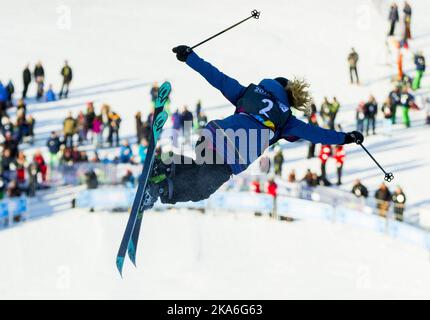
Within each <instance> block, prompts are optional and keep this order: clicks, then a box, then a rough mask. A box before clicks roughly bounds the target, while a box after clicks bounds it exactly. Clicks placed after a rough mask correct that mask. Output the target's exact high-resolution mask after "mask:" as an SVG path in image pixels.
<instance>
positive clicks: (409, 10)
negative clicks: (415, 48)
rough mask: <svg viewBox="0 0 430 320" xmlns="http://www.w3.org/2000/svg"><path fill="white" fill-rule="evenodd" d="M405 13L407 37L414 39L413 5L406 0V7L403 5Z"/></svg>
mask: <svg viewBox="0 0 430 320" xmlns="http://www.w3.org/2000/svg"><path fill="white" fill-rule="evenodd" d="M403 14H404V20H403V22H404V23H405V39H408V40H410V39H412V35H411V21H412V7H411V5H410V4H409V3H408V2H407V1H405V3H404V7H403Z"/></svg>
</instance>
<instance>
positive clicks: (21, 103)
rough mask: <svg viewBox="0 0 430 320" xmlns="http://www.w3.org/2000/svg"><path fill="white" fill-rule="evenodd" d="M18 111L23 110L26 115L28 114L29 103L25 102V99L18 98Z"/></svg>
mask: <svg viewBox="0 0 430 320" xmlns="http://www.w3.org/2000/svg"><path fill="white" fill-rule="evenodd" d="M16 111H17V112H22V113H24V115H26V114H27V105H26V104H25V101H24V99H18V101H17V103H16Z"/></svg>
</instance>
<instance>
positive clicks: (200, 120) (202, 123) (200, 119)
mask: <svg viewBox="0 0 430 320" xmlns="http://www.w3.org/2000/svg"><path fill="white" fill-rule="evenodd" d="M207 123H208V117H207V116H206V115H205V114H204V113H203V112H202V111H200V112H199V113H197V121H196V128H197V129H202V128H205V127H206V124H207Z"/></svg>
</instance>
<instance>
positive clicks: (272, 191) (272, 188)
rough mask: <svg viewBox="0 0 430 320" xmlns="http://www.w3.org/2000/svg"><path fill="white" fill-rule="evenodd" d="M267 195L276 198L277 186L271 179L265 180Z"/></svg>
mask: <svg viewBox="0 0 430 320" xmlns="http://www.w3.org/2000/svg"><path fill="white" fill-rule="evenodd" d="M267 194H268V195H271V196H272V197H273V198H276V197H277V196H278V185H277V184H276V182H275V180H274V179H273V178H269V179H268V180H267Z"/></svg>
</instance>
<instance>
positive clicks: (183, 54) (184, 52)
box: [172, 46, 193, 62]
mask: <svg viewBox="0 0 430 320" xmlns="http://www.w3.org/2000/svg"><path fill="white" fill-rule="evenodd" d="M172 51H173V53H176V58H177V59H178V60H179V61H182V62H185V61H187V58H188V56H189V54H190V53H191V52H193V50H191V48H190V47H189V46H177V47H175V48H173V49H172Z"/></svg>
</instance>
